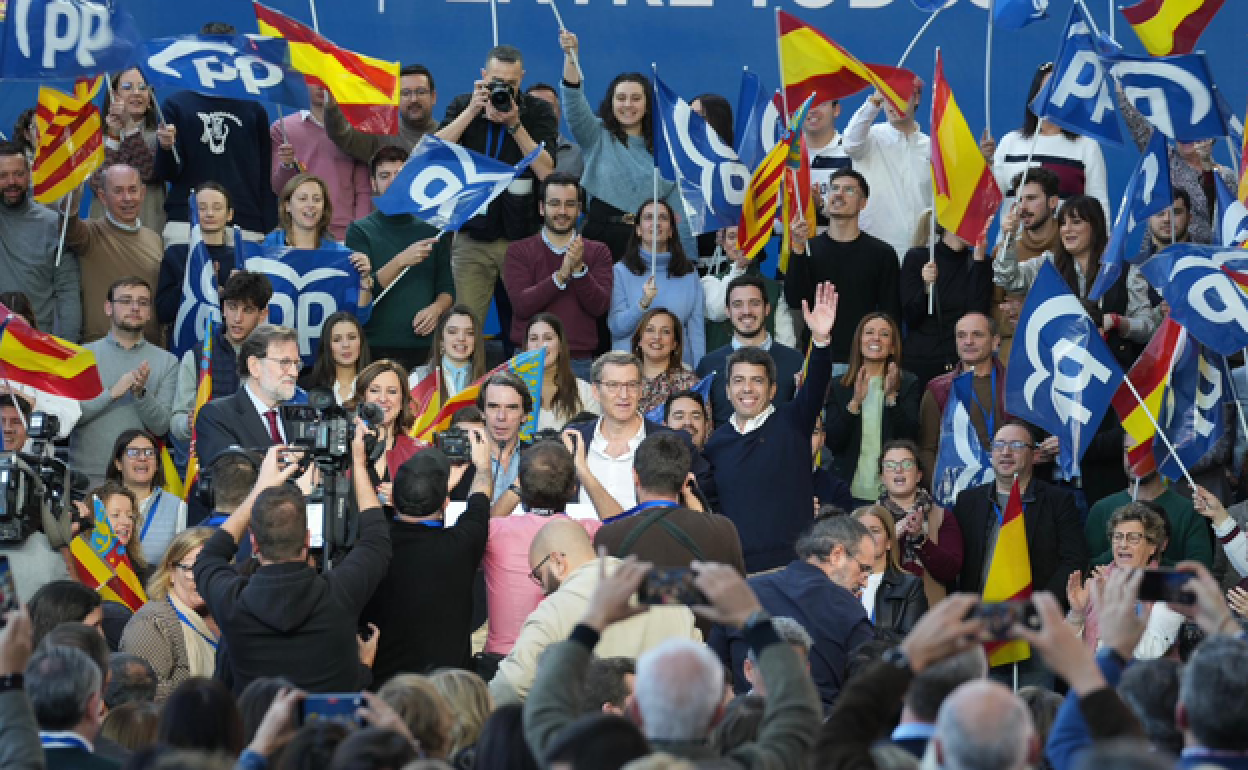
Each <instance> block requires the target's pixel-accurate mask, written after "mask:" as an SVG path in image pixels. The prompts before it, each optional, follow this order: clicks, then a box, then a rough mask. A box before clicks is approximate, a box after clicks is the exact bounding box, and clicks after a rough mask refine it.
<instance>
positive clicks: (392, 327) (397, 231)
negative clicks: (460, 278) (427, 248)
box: [346, 211, 455, 350]
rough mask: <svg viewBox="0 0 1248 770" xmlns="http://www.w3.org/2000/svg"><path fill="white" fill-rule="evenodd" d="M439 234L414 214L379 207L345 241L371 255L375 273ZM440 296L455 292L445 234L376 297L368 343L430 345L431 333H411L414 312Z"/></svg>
mask: <svg viewBox="0 0 1248 770" xmlns="http://www.w3.org/2000/svg"><path fill="white" fill-rule="evenodd" d="M437 234H438V231H437V229H436V228H434V227H433V226H432V225H430V224H427V223H425V222H423V221H421V220H419V219H417V218H416V217H414V216H412V215H411V214H400V215H399V216H395V217H388V216H386V215H385V214H383V213H381V212H380V211H374V212H373V213H371V214H369V215H368V216H366V217H364V218H363V219H361V220H358V221H356V222H353V223H352V224H351V227H349V228H348V229H347V241H346V243H347V248H348V249H350V250H352V251H358V252H361V253H363V254H367V255H368V261H369V262H370V263H372V266H373V274H374V275H375V274H376V273H377V271H378V270H380V269H381V268H382V267H384V266H385V265H386V264H387V263H388V262H390V260H392V259H394V257H395V255H396V254H398V253H399V252H400V251H402V250H403V249H406V248H407V247H408V246H409V245H411V244H413V243H415V242H416V241H419V240H423V239H425V238H430V237H432V236H435V235H437ZM439 294H448V295H450V296H451V297H452V298H453V297H454V296H455V284H454V282H453V281H452V280H451V239H450V238H449V237H444V238H441V239H440V240H439V241H438V242H437V244H435V245H434V247H433V253H432V254H430V255H429V258H428V259H426V260H425V261H424V262H421V263H420V264H419V265H416V266H415V267H413V268H411V269H410V270H408V271H407V272H406V273H405V274H404V275H403V277H402V278H400V279H399V280H398V284H397V285H395V286H394V288H392V289H391V290H390V291H389V292H387V293H386V296H385V297H383V298H382V299H380V300H374V304H373V316H372V318H370V319H369V321H368V324H367V325H366V326H365V327H364V334H365V336H366V337H368V344H369V345H373V346H377V347H386V348H414V349H417V350H419V349H428V347H429V344H430V342H431V340H432V337H431V336H424V337H418V336H416V335H415V334H413V333H412V316H414V315H416V314H417V313H419V312H420V311H421V310H424V309H425V308H426V307H428V306H429V305H431V304H433V301H434V300H435V299H437V298H438V295H439Z"/></svg>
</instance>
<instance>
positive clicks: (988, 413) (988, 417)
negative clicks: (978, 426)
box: [971, 366, 997, 441]
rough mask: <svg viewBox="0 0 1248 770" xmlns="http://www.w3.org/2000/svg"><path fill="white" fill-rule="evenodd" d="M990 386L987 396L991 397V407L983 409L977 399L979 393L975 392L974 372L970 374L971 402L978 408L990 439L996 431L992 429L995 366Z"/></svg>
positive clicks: (995, 388) (995, 397) (994, 399)
mask: <svg viewBox="0 0 1248 770" xmlns="http://www.w3.org/2000/svg"><path fill="white" fill-rule="evenodd" d="M990 387H991V388H992V390H991V392H990V393H989V396H988V397H989V398H990V399H992V404H991V406H992V407H993V408H991V409H984V405H983V402H981V401H980V400H979V394H978V393H976V392H975V374H974V373H972V374H971V403H972V404H974V405H975V407H976V408H977V409H979V414H980V415H981V416H982V417H983V418H984V425H985V426H986V427H987V428H988V440H989V441H992V437H993V436H995V435H996V433H995V432H994V431H993V427H994V423H995V420H994V418H993V412H994V409H995V407H996V405H997V367H996V366H993V367H992V385H991V386H990Z"/></svg>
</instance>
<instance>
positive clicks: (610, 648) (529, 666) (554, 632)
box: [490, 520, 701, 703]
mask: <svg viewBox="0 0 1248 770" xmlns="http://www.w3.org/2000/svg"><path fill="white" fill-rule="evenodd" d="M529 567H530V570H531V574H532V575H533V578H534V580H536V581H538V582H540V583H541V586H542V591H543V592H544V593H545V594H546V600H545V601H543V602H542V603H541V604H539V605H538V606H537V609H535V610H534V611H533V612H532V613H531V614H530V615H529V617H528V618H527V619H526V620H525V621H524V625H523V626H522V627H521V629H520V635H519V636H518V637H517V638H516V643H515V646H514V647H513V648H512V650H511V652H510V653H509V654H508V655H507V657H506V658H504V659H503V660H502V662H500V663H499V665H498V673H497V674H495V675H494V678H493V680H491V681H490V694H491V695H493V696H494V702H495V703H510V702H512V701H516V700H523V699H524V698H525V697H526V696H527V695H528V694H529V689H530V688H531V687H532V686H533V679H534V677H535V676H536V675H537V668H538V660H539V659H541V657H542V655H543V653H544V652H545V651H546V650H547V649H548V647H549V646H550V645H551V644H552V643H553V642H555V641H556V640H559V639H564V638H566V637H567V635H568V633H569V632H570V631H571V630H572V629H571V626H573V625H574V624H575V619H576V618H578V617H580V616H581V615H582V614H583V613H584V612H585V610H586V608H587V606H588V604H589V600H590V596H591V595H592V594H593V593H594V590H595V589H596V588H597V586H598V584H599V582H600V581H601V580H602V578H603V576H604V574H609V573H611V572H614V571H615V570H616V569H619V568H620V560H619V559H616V558H614V557H611V556H608V557H606V558H605V559H603V558H599V557H598V555H597V554H596V553H594V547H593V544H592V543H591V542H590V539H589V535H588V534H587V533H586V532H585V529H584V528H583V527H581V525H580V524H578V523H577V522H574V521H558V520H556V521H551V522H549V523H548V524H546V526H544V527H543V528H542V529H541V531H539V532H538V533H537V536H536V537H534V538H533V543H532V545H531V546H530V548H529ZM669 638H686V639H695V640H699V639H701V634H700V633H698V630H697V628H696V627H695V625H694V618H693V613H692V612H690V611H689V609H688V608H686V607H656V608H653V609H651V610H650V611H649V612H647V613H645V614H643V615H640V616H638V617H636V618H633V619H630V620H628V621H626V622H624V623H621V624H620V625H619V626H617V627H615V628H613V629H611V630H610V631H608V632H607V633H606V634H604V637H603V640H602V645H601V646H600V647H599V653H600V654H601V655H602V656H603V657H627V658H636V657H637V656H638V655H640V654H642V653H643V652H645V651H646V650H649V649H651V648H653V647H654V646H656V645H658V644H659V643H660V642H662V641H663V640H665V639H669Z"/></svg>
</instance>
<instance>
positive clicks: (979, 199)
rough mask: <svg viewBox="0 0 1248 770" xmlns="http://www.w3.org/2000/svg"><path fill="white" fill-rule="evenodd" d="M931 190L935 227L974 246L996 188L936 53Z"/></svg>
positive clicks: (996, 201)
mask: <svg viewBox="0 0 1248 770" xmlns="http://www.w3.org/2000/svg"><path fill="white" fill-rule="evenodd" d="M932 185H933V188H934V191H935V206H936V221H937V222H939V223H940V224H941V225H943V226H944V227H945V229H946V230H949V231H950V232H952V233H955V234H957V235H958V236H959V237H960V238H962V240H964V241H966V242H968V243H972V244H973V243H976V242H977V241H978V240H979V239H980V236H981V235H982V234H983V231H984V225H985V224H987V222H988V220H990V219H992V216H993V214H994V213H995V212H996V210H997V207H998V206H1000V205H1001V188H1000V187H998V186H997V179H996V177H995V176H993V173H992V169H991V168H990V167H989V166H988V163H987V162H986V161H985V160H984V155H983V152H981V151H980V149H979V142H977V141H976V140H975V135H974V134H973V133H971V127H970V126H968V125H967V123H966V118H965V117H963V115H962V110H960V109H958V103H957V101H955V100H954V98H953V90H952V89H950V88H949V81H948V80H945V68H944V65H943V63H942V60H941V57H940V51H939V50H938V51H936V75H935V77H933V78H932Z"/></svg>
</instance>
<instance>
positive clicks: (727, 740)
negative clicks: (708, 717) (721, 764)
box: [711, 695, 767, 756]
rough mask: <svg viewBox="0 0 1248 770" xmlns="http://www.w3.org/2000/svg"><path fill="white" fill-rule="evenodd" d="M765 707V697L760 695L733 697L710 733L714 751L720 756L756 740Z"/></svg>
mask: <svg viewBox="0 0 1248 770" xmlns="http://www.w3.org/2000/svg"><path fill="white" fill-rule="evenodd" d="M766 707H767V699H766V698H764V697H763V696H761V695H739V696H737V697H736V698H733V699H732V702H731V703H729V704H728V707H727V708H726V709H724V716H723V718H722V719H720V720H719V722H718V723H717V724H716V725H715V730H714V732H712V733H711V745H712V746H714V747H715V753H717V754H719V755H721V756H722V755H724V754H727V753H728V752H730V751H732V750H733V749H735V748H737V747H738V746H744V745H745V744H747V743H753V742H754V741H756V740H758V728H759V727H761V726H762V724H763V709H765V708H766Z"/></svg>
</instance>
